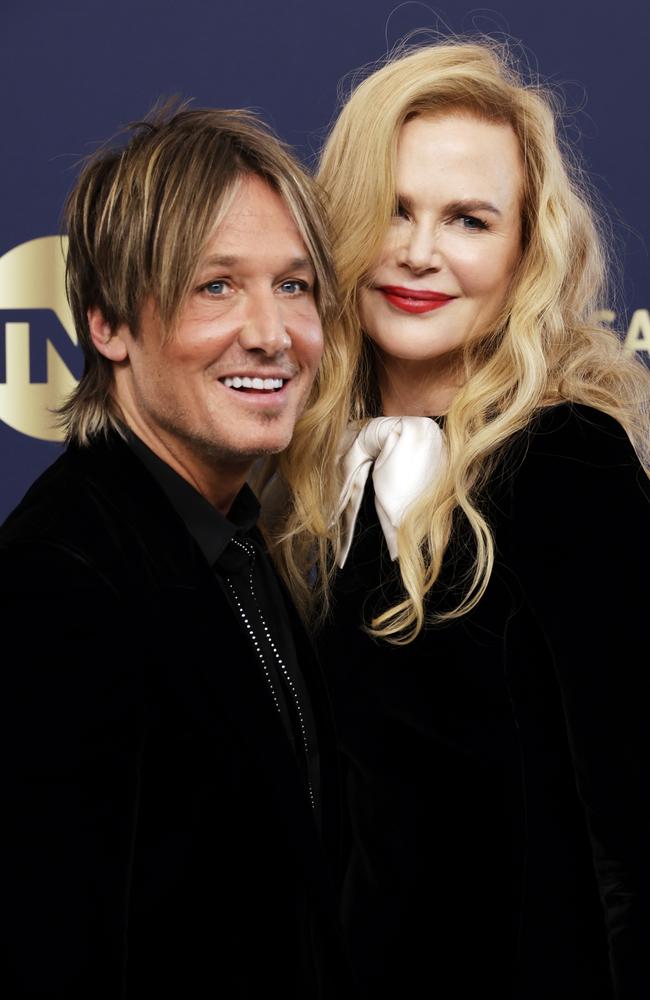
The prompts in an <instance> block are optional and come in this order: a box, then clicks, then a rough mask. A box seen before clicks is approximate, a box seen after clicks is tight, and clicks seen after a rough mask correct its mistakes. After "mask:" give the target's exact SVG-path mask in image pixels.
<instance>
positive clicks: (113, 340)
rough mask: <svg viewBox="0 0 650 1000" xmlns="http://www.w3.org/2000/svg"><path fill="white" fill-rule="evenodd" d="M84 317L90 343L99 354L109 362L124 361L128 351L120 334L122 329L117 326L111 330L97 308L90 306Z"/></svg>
mask: <svg viewBox="0 0 650 1000" xmlns="http://www.w3.org/2000/svg"><path fill="white" fill-rule="evenodd" d="M86 315H87V316H88V328H89V329H90V336H91V338H92V342H93V344H94V345H95V347H96V348H97V350H98V351H99V353H100V354H103V355H104V357H105V358H108V360H109V361H126V359H127V358H128V356H129V350H128V346H127V343H126V340H125V339H124V336H123V333H122V330H123V328H122V327H120V326H118V327H117V328H116V329H115V330H112V329H111V327H110V325H109V324H108V323H107V322H106V318H105V316H104V313H103V312H102V311H101V309H100V308H99V306H92V307H91V308H90V309H89V310H88V312H87V314H86Z"/></svg>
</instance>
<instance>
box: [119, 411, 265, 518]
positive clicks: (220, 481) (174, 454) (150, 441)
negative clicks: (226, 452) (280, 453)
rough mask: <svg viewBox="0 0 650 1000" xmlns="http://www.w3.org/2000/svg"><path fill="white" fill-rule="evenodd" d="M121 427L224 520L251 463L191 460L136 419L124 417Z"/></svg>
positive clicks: (169, 439)
mask: <svg viewBox="0 0 650 1000" xmlns="http://www.w3.org/2000/svg"><path fill="white" fill-rule="evenodd" d="M125 423H126V425H127V427H128V428H129V430H130V431H131V433H133V434H135V435H137V437H138V438H139V439H140V440H141V441H142V442H143V443H144V444H145V445H146V446H147V448H149V449H150V451H152V452H153V453H154V455H156V456H157V457H158V458H159V459H160V460H161V461H162V462H165V463H166V464H167V465H168V466H169V467H170V468H171V469H173V470H174V472H176V473H177V474H178V475H179V476H182V478H183V479H185V480H186V481H187V482H188V483H189V484H190V486H192V487H193V488H194V489H195V490H196V491H197V493H200V494H201V496H202V497H204V498H205V499H206V500H207V501H208V503H209V504H211V505H212V506H213V507H214V508H215V510H218V511H219V513H220V514H223V515H224V516H225V517H227V516H228V512H229V510H230V508H231V507H232V504H233V501H234V499H235V497H236V496H237V494H238V493H239V491H240V490H241V488H242V486H243V485H244V483H245V482H246V477H247V475H248V473H249V472H250V468H251V465H252V461H249V460H245V459H242V461H241V463H235V462H227V463H226V462H219V461H218V460H217V459H215V460H214V461H210V460H209V458H208V457H207V456H205V457H198V456H194V455H193V454H192V453H191V451H190V450H189V449H188V448H187V447H186V446H185V443H184V442H182V441H179V440H177V439H176V438H173V437H171V436H168V435H166V434H164V432H158V433H154V432H153V431H152V430H151V429H150V428H149V427H148V426H147V425H146V424H143V423H142V422H141V421H139V420H137V419H136V420H133V419H129V418H128V416H126V418H125Z"/></svg>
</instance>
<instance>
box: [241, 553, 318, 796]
mask: <svg viewBox="0 0 650 1000" xmlns="http://www.w3.org/2000/svg"><path fill="white" fill-rule="evenodd" d="M231 541H232V544H233V545H236V546H237V547H238V548H240V549H243V550H244V552H245V553H246V555H247V556H248V560H249V563H248V586H249V588H250V592H251V597H252V598H253V602H254V604H255V608H256V610H257V614H258V615H259V619H260V622H261V623H262V628H263V630H264V635H265V637H266V641H267V643H268V644H269V646H270V647H271V649H272V650H273V655H274V656H275V659H276V661H277V663H278V666H279V667H280V670H281V671H282V674H283V676H284V678H285V680H286V682H287V684H288V686H289V691H290V692H291V697H292V699H293V703H294V706H295V709H296V714H297V716H298V722H299V724H300V735H301V738H302V744H303V747H304V750H305V759H306V760H308V759H309V739H308V736H307V729H306V727H305V720H304V717H303V713H302V707H301V705H300V699H299V698H298V692H297V691H296V688H295V685H294V683H293V680H292V679H291V675H290V673H289V671H288V670H287V667H286V665H285V663H284V660H283V659H282V657H281V656H280V653H279V652H278V649H277V647H276V645H275V643H274V642H273V639H272V637H271V633H270V631H269V627H268V625H267V624H266V620H265V618H264V615H263V614H262V611H261V609H260V606H259V603H258V600H257V595H256V594H255V588H254V586H253V565H254V562H255V548H254V546H253V545H252V544H251V543H249V542H245V541H244V542H241V541H239V540H238V539H236V538H233V539H232V540H231ZM226 582H227V584H228V586H229V587H230V591H231V593H232V595H233V598H234V600H235V604H236V605H237V609H238V611H239V614H240V615H241V618H242V621H243V622H244V625H245V627H246V631H247V632H248V634H249V636H250V639H251V642H252V643H253V646H254V648H255V652H256V653H257V655H258V657H259V660H260V663H261V664H262V669H263V671H264V676H265V677H266V681H267V684H268V686H269V690H270V691H271V696H272V698H273V703H274V705H275V707H276V710H277V711H278V713H279V712H280V705H279V702H278V697H277V693H276V690H275V688H274V686H273V680H272V679H271V675H270V673H269V669H268V667H267V664H266V660H265V658H264V652H263V650H262V646H261V645H260V643H259V641H258V638H257V635H256V634H255V631H254V629H253V626H252V624H251V622H250V621H249V619H248V616H247V614H246V612H245V611H244V609H243V607H242V605H241V603H240V601H239V597H238V596H237V591H236V590H235V588H234V586H233V583H232V580H231V579H230V577H229V576H226ZM307 790H308V792H309V800H310V802H311V806H312V809H315V808H316V800H315V796H314V790H313V788H312V784H311V781H310V780H309V776H308V777H307Z"/></svg>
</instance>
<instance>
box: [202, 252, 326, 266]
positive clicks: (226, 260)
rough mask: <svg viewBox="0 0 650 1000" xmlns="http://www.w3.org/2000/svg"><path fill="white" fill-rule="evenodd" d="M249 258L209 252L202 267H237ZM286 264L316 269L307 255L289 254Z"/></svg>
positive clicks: (203, 260)
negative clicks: (293, 255) (295, 255)
mask: <svg viewBox="0 0 650 1000" xmlns="http://www.w3.org/2000/svg"><path fill="white" fill-rule="evenodd" d="M278 250H279V255H281V248H278ZM248 259H249V257H248V255H246V256H244V255H243V254H220V253H208V254H206V255H205V257H203V258H202V259H201V267H237V266H238V265H240V264H242V263H244V262H246V261H247V260H248ZM286 265H287V267H290V268H292V269H295V270H312V271H313V269H314V265H313V264H312V262H311V260H310V259H309V257H307V256H306V255H305V256H299V257H292V256H287V257H286Z"/></svg>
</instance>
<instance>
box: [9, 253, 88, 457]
mask: <svg viewBox="0 0 650 1000" xmlns="http://www.w3.org/2000/svg"><path fill="white" fill-rule="evenodd" d="M67 243H68V241H67V237H65V236H42V237H40V238H39V239H36V240H29V241H28V242H27V243H21V244H20V245H19V246H17V247H13V248H12V249H11V250H8V251H7V253H6V254H4V255H3V256H2V257H0V309H50V310H52V311H53V312H54V313H55V314H56V316H57V317H58V319H59V321H60V323H61V324H62V326H63V327H64V329H65V331H66V333H67V334H68V336H69V337H70V340H71V341H72V342H73V343H74V344H77V343H78V342H79V341H78V338H77V334H76V332H75V329H74V324H73V322H72V314H71V312H70V307H69V306H68V302H67V300H66V296H65V253H66V250H67ZM5 336H6V347H5V350H6V382H5V383H4V384H2V383H0V420H3V421H4V423H6V424H8V425H9V427H12V428H13V429H14V430H16V431H19V432H20V433H21V434H27V435H28V436H29V437H35V438H42V439H43V440H45V441H61V440H62V439H63V434H62V432H61V431H60V429H59V428H58V427H57V426H56V416H55V414H54V413H53V412H52V411H53V410H55V409H56V408H57V407H58V406H60V405H61V403H62V402H63V400H64V399H65V397H66V396H67V395H68V394H69V393H70V392H71V391H72V389H74V387H75V385H76V382H77V380H76V378H75V377H74V375H73V374H72V372H71V371H70V369H69V368H68V367H67V365H66V364H65V363H64V362H63V361H62V359H61V357H60V356H59V354H58V352H57V351H56V349H55V348H54V346H53V345H52V344H51V343H49V342H48V344H47V349H46V350H47V354H46V363H47V382H46V383H45V384H42V385H41V384H33V383H32V382H30V373H29V324H28V323H6V324H5Z"/></svg>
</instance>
